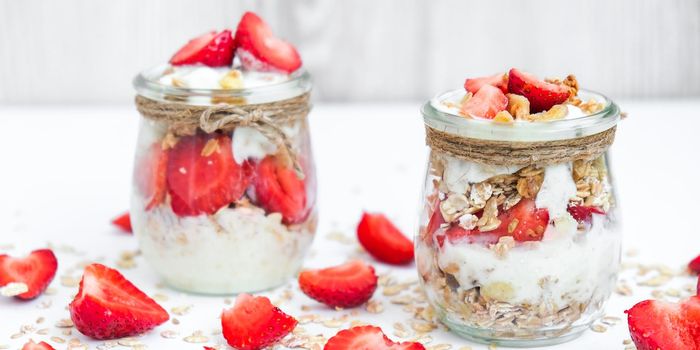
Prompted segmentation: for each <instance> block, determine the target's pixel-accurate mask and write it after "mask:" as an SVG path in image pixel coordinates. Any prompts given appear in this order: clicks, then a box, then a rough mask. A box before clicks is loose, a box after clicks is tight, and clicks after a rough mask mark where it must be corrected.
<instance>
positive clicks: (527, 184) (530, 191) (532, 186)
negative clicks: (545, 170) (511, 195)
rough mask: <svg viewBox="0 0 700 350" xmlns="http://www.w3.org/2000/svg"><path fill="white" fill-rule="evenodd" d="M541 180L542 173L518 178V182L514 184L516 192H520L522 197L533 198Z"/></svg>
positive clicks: (542, 177)
mask: <svg viewBox="0 0 700 350" xmlns="http://www.w3.org/2000/svg"><path fill="white" fill-rule="evenodd" d="M543 181H544V175H542V174H537V175H534V176H528V177H523V178H520V180H518V184H517V185H516V188H517V190H518V194H520V195H521V196H522V197H523V198H529V199H532V198H535V197H536V196H537V193H538V192H539V191H540V187H541V186H542V182H543Z"/></svg>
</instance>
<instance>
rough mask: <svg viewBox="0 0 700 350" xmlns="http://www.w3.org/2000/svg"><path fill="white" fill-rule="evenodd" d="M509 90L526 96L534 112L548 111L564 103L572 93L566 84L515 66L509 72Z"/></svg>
mask: <svg viewBox="0 0 700 350" xmlns="http://www.w3.org/2000/svg"><path fill="white" fill-rule="evenodd" d="M508 92H510V93H512V94H517V95H522V96H525V97H526V98H527V99H528V101H530V112H532V113H537V112H542V111H546V110H548V109H550V108H552V106H554V105H557V104H560V103H564V102H565V101H566V100H567V99H569V95H570V93H571V92H570V90H569V88H568V87H567V86H565V85H557V84H552V83H548V82H546V81H544V80H539V79H537V77H535V76H534V75H532V74H529V73H525V72H522V71H520V70H518V69H515V68H513V69H511V70H510V72H509V73H508Z"/></svg>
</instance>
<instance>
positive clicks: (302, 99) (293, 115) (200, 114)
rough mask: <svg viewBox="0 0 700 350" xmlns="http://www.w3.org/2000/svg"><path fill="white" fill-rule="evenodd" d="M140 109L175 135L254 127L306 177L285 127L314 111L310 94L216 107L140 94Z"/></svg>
mask: <svg viewBox="0 0 700 350" xmlns="http://www.w3.org/2000/svg"><path fill="white" fill-rule="evenodd" d="M136 108H137V109H138V111H139V112H140V113H141V115H143V116H144V117H145V118H148V119H151V120H156V121H162V122H165V123H167V125H168V130H169V131H170V132H172V133H173V134H174V135H175V136H186V135H193V134H195V133H196V132H197V129H201V130H202V131H204V132H206V133H211V132H214V131H217V130H221V131H224V132H231V131H233V129H235V128H236V127H238V126H247V127H251V128H254V129H255V130H257V131H259V132H260V133H261V134H262V135H263V136H265V137H266V138H267V139H269V140H270V141H272V142H274V143H275V144H276V145H277V146H278V148H280V149H282V150H284V151H285V152H286V154H287V156H288V157H289V159H290V160H291V163H292V166H293V167H294V171H295V172H296V174H297V176H298V177H299V178H303V177H304V174H303V170H302V168H301V165H300V164H299V161H298V157H297V154H296V152H295V151H294V149H293V147H292V142H291V140H290V139H289V137H288V136H287V135H286V134H285V133H284V131H283V130H282V126H283V125H285V124H288V123H291V122H294V121H297V120H300V119H304V118H306V116H307V115H308V114H309V111H310V110H311V104H310V102H309V93H308V92H307V93H304V94H302V95H299V96H297V97H294V98H291V99H287V100H280V101H275V102H269V103H261V104H247V105H231V104H217V105H213V106H195V105H189V104H186V103H182V102H165V101H156V100H152V99H149V98H146V97H143V96H140V95H137V96H136Z"/></svg>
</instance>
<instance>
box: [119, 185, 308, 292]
mask: <svg viewBox="0 0 700 350" xmlns="http://www.w3.org/2000/svg"><path fill="white" fill-rule="evenodd" d="M135 191H136V190H135ZM134 193H137V192H134ZM131 204H132V207H131V208H132V210H131V213H132V216H131V220H132V221H131V222H132V225H133V227H134V232H136V235H137V237H138V239H139V243H140V245H139V246H140V249H141V251H142V252H143V255H144V257H145V258H146V259H147V260H148V261H149V263H150V264H151V266H153V268H154V269H155V270H156V271H157V272H158V273H159V274H160V275H161V276H163V278H164V279H165V281H166V283H168V284H169V285H171V286H172V287H174V288H176V289H180V290H188V291H196V292H199V293H205V294H220V293H222V291H226V292H227V293H238V292H243V291H245V292H251V291H259V290H265V289H269V288H272V287H275V286H278V285H280V284H283V283H285V282H286V280H287V279H288V278H289V277H290V276H293V275H294V274H296V273H297V272H298V270H299V269H300V267H301V264H302V260H303V256H304V255H305V253H306V249H307V248H308V246H309V245H310V244H311V240H312V238H313V233H311V232H308V231H307V230H305V229H302V228H299V229H298V230H291V229H289V228H287V226H285V225H284V224H282V222H281V219H282V217H281V215H280V214H279V213H273V214H270V215H265V212H264V210H262V209H260V208H255V207H239V208H223V209H221V210H219V211H218V212H216V213H215V214H213V215H210V216H207V215H200V216H192V217H178V216H177V215H175V214H174V213H173V212H172V209H170V206H168V205H161V206H159V207H157V208H154V209H152V210H150V211H145V210H144V209H143V208H144V201H143V199H142V197H141V196H139V195H137V194H135V195H134V196H132V203H131Z"/></svg>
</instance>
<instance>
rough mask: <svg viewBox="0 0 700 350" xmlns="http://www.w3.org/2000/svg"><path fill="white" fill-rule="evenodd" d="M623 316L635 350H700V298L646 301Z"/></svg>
mask: <svg viewBox="0 0 700 350" xmlns="http://www.w3.org/2000/svg"><path fill="white" fill-rule="evenodd" d="M625 313H627V323H628V324H629V330H630V335H631V336H632V341H634V344H635V345H636V346H637V350H657V349H663V350H691V349H700V297H697V296H693V297H690V298H688V299H685V300H681V301H680V302H678V303H671V302H667V301H661V300H645V301H642V302H640V303H637V304H636V305H634V306H633V307H632V308H631V309H629V310H627V311H625Z"/></svg>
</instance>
